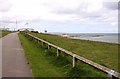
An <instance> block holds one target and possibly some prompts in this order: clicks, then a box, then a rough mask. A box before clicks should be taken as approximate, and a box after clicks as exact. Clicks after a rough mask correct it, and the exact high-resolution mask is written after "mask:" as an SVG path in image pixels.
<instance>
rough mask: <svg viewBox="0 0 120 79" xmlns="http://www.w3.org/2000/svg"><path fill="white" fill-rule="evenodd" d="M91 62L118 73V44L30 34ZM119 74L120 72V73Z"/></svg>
mask: <svg viewBox="0 0 120 79" xmlns="http://www.w3.org/2000/svg"><path fill="white" fill-rule="evenodd" d="M30 34H32V35H35V36H37V37H39V38H41V39H44V40H46V41H48V42H50V43H53V44H55V45H57V46H59V47H62V48H64V49H66V50H69V51H71V52H73V53H76V54H78V55H80V56H83V57H85V58H87V59H89V60H92V61H94V62H96V63H99V64H101V65H103V66H106V67H108V68H110V69H113V70H115V71H118V67H119V66H118V48H120V47H118V46H120V45H118V44H112V43H103V42H95V41H89V40H79V39H70V38H64V37H61V36H58V35H51V34H38V33H30ZM118 72H119V71H118Z"/></svg>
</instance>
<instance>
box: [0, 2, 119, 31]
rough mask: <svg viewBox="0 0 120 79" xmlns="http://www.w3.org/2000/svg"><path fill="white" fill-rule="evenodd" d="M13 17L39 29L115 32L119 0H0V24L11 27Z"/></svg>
mask: <svg viewBox="0 0 120 79" xmlns="http://www.w3.org/2000/svg"><path fill="white" fill-rule="evenodd" d="M16 20H17V28H18V29H19V28H25V27H28V28H33V29H35V30H37V31H39V32H44V30H47V31H48V32H67V33H117V32H118V0H111V1H108V0H97V1H96V0H91V1H89V0H69V2H68V1H67V0H44V1H42V0H6V1H5V0H0V26H1V27H4V26H5V27H6V28H10V29H11V30H13V29H14V28H16ZM26 23H28V24H27V25H25V24H26Z"/></svg>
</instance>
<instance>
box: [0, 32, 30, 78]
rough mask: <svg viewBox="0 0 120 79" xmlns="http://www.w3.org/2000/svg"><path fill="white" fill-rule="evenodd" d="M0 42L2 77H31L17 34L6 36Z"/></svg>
mask: <svg viewBox="0 0 120 79" xmlns="http://www.w3.org/2000/svg"><path fill="white" fill-rule="evenodd" d="M1 40H2V77H32V73H31V70H30V67H29V65H28V64H27V60H26V57H25V53H24V50H23V48H22V46H21V43H20V40H19V37H18V33H17V32H16V33H11V34H8V35H7V36H5V37H3V38H1V39H0V41H1ZM0 55H1V54H0ZM0 67H1V66H0Z"/></svg>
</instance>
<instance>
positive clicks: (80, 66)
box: [19, 34, 107, 79]
mask: <svg viewBox="0 0 120 79" xmlns="http://www.w3.org/2000/svg"><path fill="white" fill-rule="evenodd" d="M19 38H20V41H21V43H22V46H23V48H24V51H25V54H26V57H27V60H28V62H29V64H30V68H31V69H32V73H33V75H34V77H81V79H88V77H92V79H93V78H94V79H98V77H99V78H100V77H106V74H105V73H103V72H101V71H99V70H97V69H95V68H93V67H91V66H89V65H87V64H84V63H83V62H80V61H78V63H77V67H76V68H72V58H71V57H69V56H66V55H65V54H63V53H62V52H61V55H60V56H59V57H56V53H55V52H56V50H55V49H54V48H52V49H51V50H49V51H48V50H47V49H46V48H47V47H46V46H44V47H43V46H41V43H40V42H39V44H38V43H37V42H35V41H34V40H31V39H30V38H26V37H25V36H24V35H22V34H19ZM78 79H79V78H78ZM106 79H107V78H106Z"/></svg>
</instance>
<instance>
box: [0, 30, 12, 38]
mask: <svg viewBox="0 0 120 79" xmlns="http://www.w3.org/2000/svg"><path fill="white" fill-rule="evenodd" d="M9 33H10V32H9V31H0V38H1V37H4V36H5V35H7V34H9Z"/></svg>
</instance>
